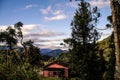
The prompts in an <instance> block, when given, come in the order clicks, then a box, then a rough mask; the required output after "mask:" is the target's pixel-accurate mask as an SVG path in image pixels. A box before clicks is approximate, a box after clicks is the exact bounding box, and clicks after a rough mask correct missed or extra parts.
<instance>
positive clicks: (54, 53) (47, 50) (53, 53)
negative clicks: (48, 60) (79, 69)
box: [40, 49, 66, 57]
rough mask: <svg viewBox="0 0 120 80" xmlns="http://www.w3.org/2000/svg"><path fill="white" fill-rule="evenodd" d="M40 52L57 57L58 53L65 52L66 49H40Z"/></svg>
mask: <svg viewBox="0 0 120 80" xmlns="http://www.w3.org/2000/svg"><path fill="white" fill-rule="evenodd" d="M40 52H41V54H43V55H47V56H51V57H57V56H58V55H59V54H60V53H62V52H66V50H61V49H55V50H51V49H40Z"/></svg>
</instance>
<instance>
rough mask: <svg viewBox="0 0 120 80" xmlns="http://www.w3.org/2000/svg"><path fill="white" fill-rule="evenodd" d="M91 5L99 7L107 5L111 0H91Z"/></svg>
mask: <svg viewBox="0 0 120 80" xmlns="http://www.w3.org/2000/svg"><path fill="white" fill-rule="evenodd" d="M89 2H90V4H91V5H93V6H98V7H99V8H103V7H107V6H109V5H110V0H91V1H89Z"/></svg>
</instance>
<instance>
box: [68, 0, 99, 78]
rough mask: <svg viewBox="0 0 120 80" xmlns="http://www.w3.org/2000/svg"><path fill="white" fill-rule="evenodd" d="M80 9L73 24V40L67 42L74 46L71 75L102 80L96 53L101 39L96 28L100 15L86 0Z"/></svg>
mask: <svg viewBox="0 0 120 80" xmlns="http://www.w3.org/2000/svg"><path fill="white" fill-rule="evenodd" d="M78 7H79V8H78V10H76V13H75V16H74V18H73V20H72V22H71V26H72V33H71V36H72V38H71V39H68V41H67V43H70V45H71V46H72V49H71V50H70V52H71V54H72V58H71V64H70V66H71V75H72V77H80V78H81V79H82V80H99V79H100V80H101V73H99V72H98V71H99V66H98V60H97V59H98V56H97V53H96V52H95V50H96V48H95V46H96V41H97V40H98V39H99V38H100V35H99V33H98V32H97V30H96V29H95V27H96V24H97V22H98V18H99V17H100V13H99V10H98V8H97V7H94V8H93V9H92V8H91V6H90V4H89V3H87V2H85V1H84V0H81V2H80V4H78Z"/></svg>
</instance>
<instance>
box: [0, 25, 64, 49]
mask: <svg viewBox="0 0 120 80" xmlns="http://www.w3.org/2000/svg"><path fill="white" fill-rule="evenodd" d="M7 27H8V26H7V25H0V31H4V30H6V29H7ZM12 27H14V25H12ZM22 33H23V41H24V42H25V41H28V40H32V41H34V45H35V46H38V47H40V48H51V49H57V48H60V43H61V42H62V41H63V39H64V38H63V36H65V35H66V34H65V33H63V32H56V31H54V30H49V29H47V27H46V26H45V25H41V24H29V25H23V27H22ZM18 45H19V46H21V44H20V43H18Z"/></svg>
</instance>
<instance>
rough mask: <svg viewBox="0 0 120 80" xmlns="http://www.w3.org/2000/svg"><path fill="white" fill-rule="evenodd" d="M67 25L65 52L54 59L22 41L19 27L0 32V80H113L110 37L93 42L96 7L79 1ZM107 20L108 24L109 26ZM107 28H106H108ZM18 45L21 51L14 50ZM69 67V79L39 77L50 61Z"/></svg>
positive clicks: (112, 39)
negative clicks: (70, 30)
mask: <svg viewBox="0 0 120 80" xmlns="http://www.w3.org/2000/svg"><path fill="white" fill-rule="evenodd" d="M78 7H79V8H78V9H77V10H76V13H75V16H74V18H73V20H72V22H71V26H72V33H71V38H68V39H65V40H64V42H65V43H66V44H68V45H69V51H68V52H65V53H61V54H60V55H59V56H58V57H57V58H49V57H47V56H42V55H41V54H40V51H39V48H37V47H35V46H34V45H33V43H34V42H33V41H31V40H28V41H26V42H24V41H23V34H22V27H23V23H22V22H18V23H16V24H15V25H14V27H11V26H9V27H8V28H7V29H6V30H5V31H2V32H0V42H1V43H4V44H5V45H4V46H6V47H7V48H8V49H2V48H4V47H3V46H0V80H114V73H115V62H116V56H115V46H114V44H115V43H114V37H113V36H114V33H113V34H112V35H111V36H109V37H108V38H106V39H104V40H102V41H99V42H97V40H98V39H99V38H100V34H99V32H98V31H97V29H96V24H97V22H98V19H99V17H100V13H99V10H98V8H97V7H94V8H93V9H92V8H91V6H90V4H89V3H87V2H85V1H84V0H81V2H80V4H79V5H78ZM111 19H112V18H111V16H109V17H108V20H110V22H111V23H112V20H111ZM111 26H112V25H111V24H107V27H111ZM18 42H20V43H21V45H22V46H23V49H22V50H20V49H19V48H18V47H17V43H18ZM56 60H57V61H63V62H66V63H69V78H68V79H64V78H45V77H43V76H42V75H40V74H39V71H40V70H42V67H43V66H44V63H49V62H53V61H56Z"/></svg>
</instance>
